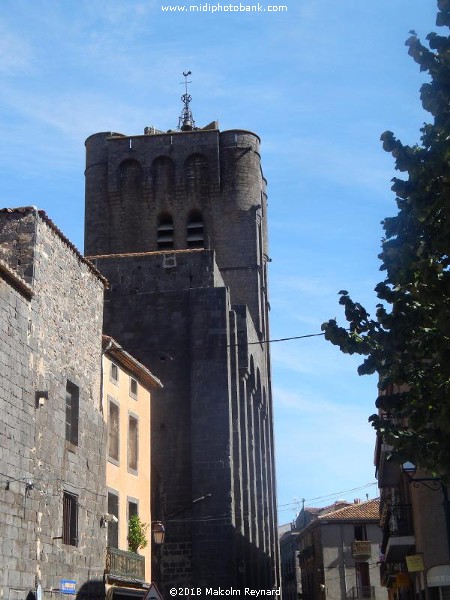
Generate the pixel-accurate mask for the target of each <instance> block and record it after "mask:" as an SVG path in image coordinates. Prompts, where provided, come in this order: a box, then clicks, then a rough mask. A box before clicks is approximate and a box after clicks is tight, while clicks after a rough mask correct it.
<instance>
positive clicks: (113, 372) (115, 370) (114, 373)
mask: <svg viewBox="0 0 450 600" xmlns="http://www.w3.org/2000/svg"><path fill="white" fill-rule="evenodd" d="M109 377H110V379H111V381H112V382H113V383H118V381H119V367H118V366H117V365H115V364H114V363H111V369H110V371H109Z"/></svg>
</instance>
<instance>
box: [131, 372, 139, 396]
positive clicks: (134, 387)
mask: <svg viewBox="0 0 450 600" xmlns="http://www.w3.org/2000/svg"><path fill="white" fill-rule="evenodd" d="M137 392H138V382H137V381H136V379H134V378H133V377H130V396H131V397H132V398H137Z"/></svg>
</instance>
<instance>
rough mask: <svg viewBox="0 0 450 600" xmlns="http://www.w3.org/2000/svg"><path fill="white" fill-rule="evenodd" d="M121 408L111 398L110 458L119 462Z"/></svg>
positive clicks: (109, 417) (109, 415)
mask: <svg viewBox="0 0 450 600" xmlns="http://www.w3.org/2000/svg"><path fill="white" fill-rule="evenodd" d="M119 442H120V439H119V406H118V405H117V404H116V403H115V402H114V401H113V400H112V399H111V398H109V408H108V458H109V459H110V460H112V461H115V462H116V463H118V462H119V448H120V446H119Z"/></svg>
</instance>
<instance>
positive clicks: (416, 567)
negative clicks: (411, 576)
mask: <svg viewBox="0 0 450 600" xmlns="http://www.w3.org/2000/svg"><path fill="white" fill-rule="evenodd" d="M406 566H407V567H408V571H409V572H410V573H414V572H415V571H423V570H424V569H425V567H424V564H423V556H422V554H412V555H411V556H407V557H406Z"/></svg>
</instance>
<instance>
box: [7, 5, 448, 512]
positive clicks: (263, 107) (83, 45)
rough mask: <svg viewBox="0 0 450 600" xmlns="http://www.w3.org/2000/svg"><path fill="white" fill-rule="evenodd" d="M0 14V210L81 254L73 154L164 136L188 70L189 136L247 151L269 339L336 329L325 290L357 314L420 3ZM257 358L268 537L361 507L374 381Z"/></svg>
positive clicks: (413, 107)
mask: <svg viewBox="0 0 450 600" xmlns="http://www.w3.org/2000/svg"><path fill="white" fill-rule="evenodd" d="M271 1H273V0H271ZM190 4H194V2H191V1H190V0H178V2H177V3H174V4H173V5H172V6H180V7H183V6H184V7H187V6H189V5H190ZM199 4H200V6H202V7H205V5H207V4H209V5H210V6H217V4H218V3H217V2H209V3H207V2H200V3H199ZM221 4H222V5H225V4H230V0H227V2H222V3H221ZM231 4H232V5H239V4H243V5H244V4H250V5H251V4H256V3H254V2H252V1H250V2H247V0H242V1H241V2H236V0H231ZM0 5H1V8H2V10H1V12H0V82H1V90H2V93H1V94H0V127H1V132H2V135H1V138H0V164H1V165H2V166H1V177H0V204H1V205H2V206H19V205H30V204H34V205H37V206H38V207H39V208H42V209H44V210H45V211H46V212H47V213H48V215H49V216H50V217H51V218H52V219H53V220H54V221H55V222H56V224H57V225H58V226H59V227H60V228H61V229H62V230H63V231H64V232H65V234H66V235H67V236H68V237H69V238H70V239H71V240H72V241H73V242H74V243H75V244H76V245H77V246H78V247H79V248H80V249H82V247H83V218H84V216H83V210H84V206H83V203H84V175H83V171H84V140H85V139H86V137H88V136H89V135H90V134H92V133H94V132H97V131H118V132H121V133H126V134H139V133H142V132H143V128H144V127H145V126H147V125H154V126H156V127H157V128H159V129H163V130H165V129H170V128H175V127H176V125H177V123H178V116H179V114H180V112H181V102H180V96H181V94H182V93H183V87H182V86H180V85H179V82H181V81H182V79H183V78H182V75H181V74H182V71H183V70H186V69H190V70H191V71H192V76H191V80H192V85H191V88H190V92H191V94H192V97H193V101H192V110H193V113H194V118H195V119H196V122H197V124H198V125H200V126H202V125H205V124H207V123H209V122H210V121H212V120H213V119H218V120H219V123H220V128H221V129H222V130H224V129H233V128H242V129H250V130H252V131H254V132H256V133H258V135H259V136H260V137H261V138H262V159H263V169H264V173H265V175H266V177H267V179H268V181H269V187H268V192H269V226H270V255H271V258H272V263H271V270H270V293H271V308H272V310H271V336H272V338H280V337H289V336H300V335H305V334H311V333H318V332H320V325H321V323H322V322H323V321H325V320H327V319H328V318H331V317H335V316H337V317H339V319H340V320H341V322H343V320H342V312H341V310H340V307H339V305H338V294H337V292H338V291H339V290H341V289H347V290H349V291H350V293H351V295H352V296H353V297H354V298H355V299H357V300H359V301H361V302H362V303H363V304H364V305H365V306H366V307H368V308H370V309H373V307H374V306H375V304H376V298H375V295H374V292H373V288H374V286H375V284H376V283H377V282H378V281H379V280H380V279H381V274H380V273H379V271H378V268H379V263H378V259H377V254H378V253H379V248H380V239H381V237H382V229H381V225H380V221H381V220H382V218H383V217H385V216H388V215H391V214H393V213H395V202H394V195H393V193H392V192H391V191H390V185H391V184H390V179H391V178H392V177H393V176H394V174H395V172H394V170H393V161H392V158H391V156H390V155H388V154H386V153H385V152H383V150H382V148H381V144H380V141H379V137H380V134H381V133H382V132H383V131H385V130H386V129H390V130H392V131H394V132H395V133H396V135H398V137H400V139H401V140H402V141H403V142H405V143H414V142H416V141H418V140H419V128H420V126H421V125H422V123H423V122H424V121H425V120H426V119H427V115H426V113H424V112H423V110H422V108H421V105H420V101H419V87H420V84H421V82H422V81H424V76H423V75H421V74H420V73H419V67H418V65H416V64H415V63H414V62H413V60H412V59H411V58H410V57H409V56H408V55H407V48H406V47H405V46H404V41H405V39H406V38H407V37H408V32H409V30H410V29H414V30H416V31H417V33H418V34H419V36H420V37H421V38H422V39H423V38H425V35H426V34H427V33H428V32H429V31H432V30H436V28H435V25H434V23H435V14H436V3H435V1H434V0H376V2H375V1H373V0H372V1H367V0H345V1H336V0H280V5H284V6H286V7H287V10H286V11H283V12H276V13H275V12H268V11H267V10H266V11H265V12H264V11H262V12H258V13H254V12H251V13H249V12H215V13H212V12H211V11H201V12H195V13H194V12H164V11H162V10H161V6H162V5H164V6H168V5H169V3H168V2H166V1H165V0H164V1H163V2H160V1H159V0H158V1H156V0H59V1H57V0H1V3H0ZM260 5H261V6H262V7H263V8H266V7H267V6H268V5H269V2H262V3H260ZM272 352H273V395H274V404H275V416H276V424H275V431H276V443H277V447H276V455H277V470H278V490H279V496H278V501H279V506H280V513H279V514H280V516H279V520H280V522H281V523H282V522H287V521H290V520H292V519H293V518H294V517H295V510H296V508H297V507H298V506H299V503H300V500H301V499H302V498H305V499H306V500H307V502H306V503H307V504H309V505H320V504H322V503H323V504H327V503H328V502H329V501H334V500H335V499H336V498H341V497H343V498H348V499H353V498H355V497H362V498H365V495H366V493H367V494H369V497H371V498H372V497H374V496H375V495H376V494H377V492H376V486H374V485H371V486H370V485H369V486H367V485H366V484H369V483H371V482H373V481H374V467H373V449H374V435H373V433H372V430H371V428H370V426H369V425H368V423H367V418H368V416H369V415H370V414H372V412H374V408H373V406H374V400H375V397H376V395H377V392H376V380H375V379H374V378H368V377H363V378H360V377H358V375H357V374H356V367H357V364H358V360H357V359H356V360H355V359H353V358H350V357H347V356H342V355H341V354H340V352H339V351H338V350H337V349H336V348H335V347H333V346H331V345H330V344H328V343H327V342H325V341H324V340H323V339H322V338H308V339H304V340H298V341H289V342H280V343H274V344H273V345H272ZM351 490H353V491H351ZM325 497H326V498H325ZM317 498H319V499H317ZM294 499H296V500H294Z"/></svg>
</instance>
